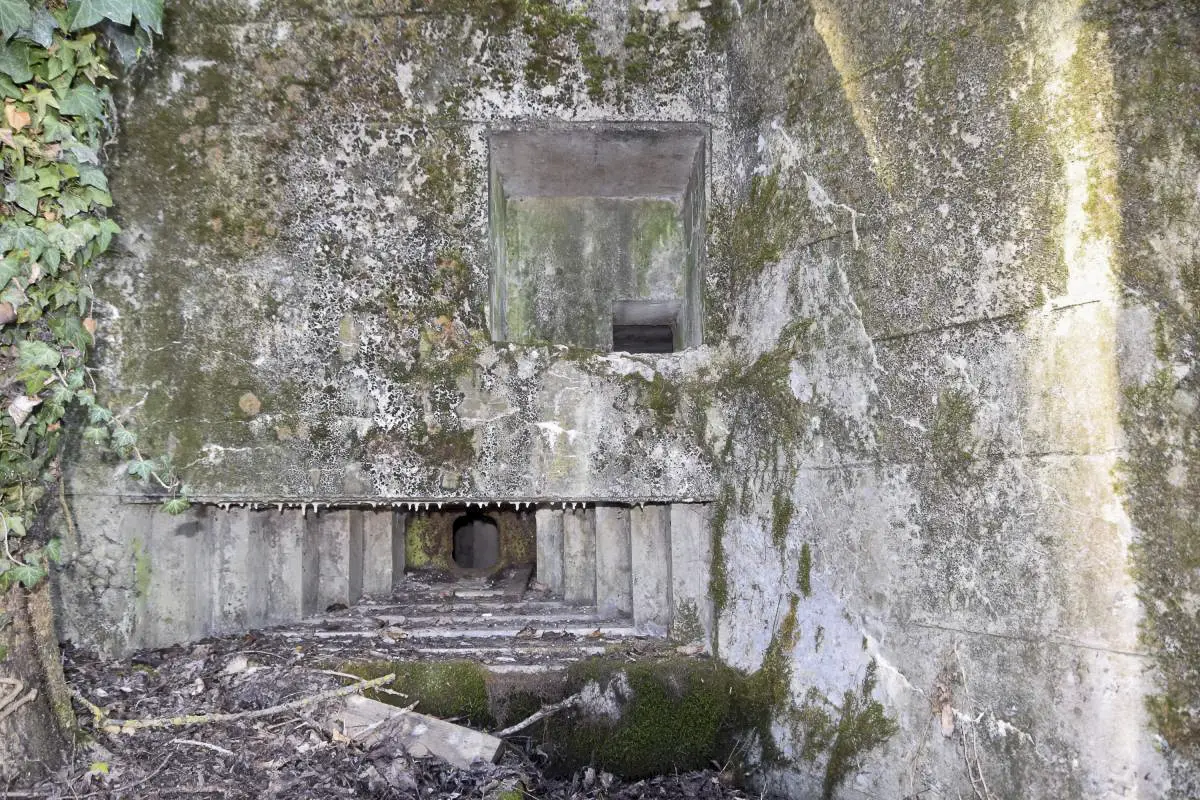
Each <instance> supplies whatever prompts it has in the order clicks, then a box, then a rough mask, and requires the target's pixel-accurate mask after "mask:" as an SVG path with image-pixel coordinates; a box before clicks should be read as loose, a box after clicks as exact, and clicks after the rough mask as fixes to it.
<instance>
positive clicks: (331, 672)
mask: <svg viewBox="0 0 1200 800" xmlns="http://www.w3.org/2000/svg"><path fill="white" fill-rule="evenodd" d="M313 671H314V672H319V673H321V674H322V675H332V676H334V677H335V678H349V679H350V680H352V681H361V680H362V676H361V675H351V674H350V673H349V672H338V671H337V670H336V669H317V670H313ZM375 691H376V692H379V693H380V694H390V695H392V696H393V697H403V698H405V699H407V698H408V695H406V694H405V693H404V692H397V691H396V690H395V689H385V688H383V687H382V686H376V687H375Z"/></svg>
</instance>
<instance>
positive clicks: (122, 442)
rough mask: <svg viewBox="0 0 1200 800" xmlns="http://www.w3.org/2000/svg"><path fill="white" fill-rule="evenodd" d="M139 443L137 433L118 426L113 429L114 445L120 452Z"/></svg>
mask: <svg viewBox="0 0 1200 800" xmlns="http://www.w3.org/2000/svg"><path fill="white" fill-rule="evenodd" d="M135 444H137V435H136V434H134V433H133V432H132V431H130V430H128V429H126V428H117V429H116V430H115V431H113V447H115V448H116V449H117V451H118V452H120V451H124V450H128V449H129V448H131V447H133V446H134V445H135Z"/></svg>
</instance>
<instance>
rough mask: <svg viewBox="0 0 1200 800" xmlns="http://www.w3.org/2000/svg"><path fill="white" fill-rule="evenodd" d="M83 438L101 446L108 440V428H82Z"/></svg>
mask: <svg viewBox="0 0 1200 800" xmlns="http://www.w3.org/2000/svg"><path fill="white" fill-rule="evenodd" d="M83 440H84V441H85V442H91V443H92V444H95V445H101V446H103V445H104V444H105V442H107V441H108V430H107V429H106V428H100V427H95V426H93V427H89V428H84V429H83Z"/></svg>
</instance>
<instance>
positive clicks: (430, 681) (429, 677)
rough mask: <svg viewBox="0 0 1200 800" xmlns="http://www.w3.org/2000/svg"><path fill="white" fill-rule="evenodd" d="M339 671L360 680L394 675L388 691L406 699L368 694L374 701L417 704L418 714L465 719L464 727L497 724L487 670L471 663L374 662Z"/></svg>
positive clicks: (386, 694) (348, 666)
mask: <svg viewBox="0 0 1200 800" xmlns="http://www.w3.org/2000/svg"><path fill="white" fill-rule="evenodd" d="M338 671H339V672H345V673H348V674H350V675H357V676H359V677H360V678H378V677H382V676H383V675H387V674H388V673H389V672H394V673H395V674H396V680H395V682H394V683H392V684H391V685H390V686H388V687H387V688H389V689H391V690H392V691H395V692H400V693H401V694H403V695H405V697H397V696H396V695H394V694H389V693H387V692H367V693H366V696H367V697H370V698H371V699H372V700H379V701H380V702H383V703H388V704H389V705H394V706H401V707H404V706H407V705H409V704H410V703H412V702H413V701H414V700H415V701H417V708H416V710H417V711H419V712H421V713H422V714H428V715H430V716H433V717H441V718H443V719H448V718H451V717H461V718H465V719H464V720H463V724H465V725H469V726H472V727H477V728H480V727H490V726H492V725H494V724H495V722H496V721H495V719H494V718H493V716H492V711H491V707H490V704H489V702H488V688H487V670H485V669H484V668H483V667H482V666H480V665H479V664H476V663H474V662H471V661H441V662H438V661H434V662H425V663H417V662H412V661H395V662H393V661H374V662H369V663H365V664H355V663H350V664H343V665H342V666H340V667H339V668H338Z"/></svg>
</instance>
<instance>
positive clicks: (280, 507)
mask: <svg viewBox="0 0 1200 800" xmlns="http://www.w3.org/2000/svg"><path fill="white" fill-rule="evenodd" d="M275 505H277V506H279V513H280V514H282V513H283V503H282V502H279V503H276V504H275Z"/></svg>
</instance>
